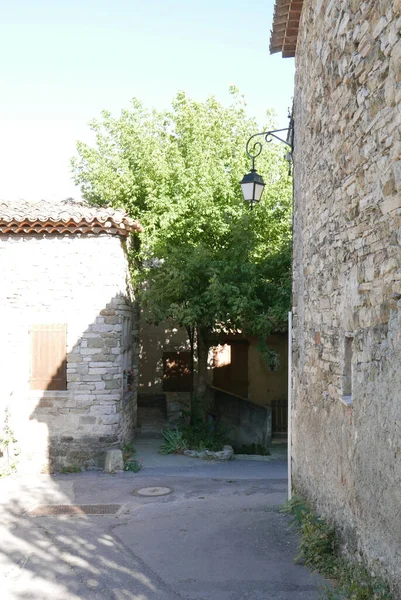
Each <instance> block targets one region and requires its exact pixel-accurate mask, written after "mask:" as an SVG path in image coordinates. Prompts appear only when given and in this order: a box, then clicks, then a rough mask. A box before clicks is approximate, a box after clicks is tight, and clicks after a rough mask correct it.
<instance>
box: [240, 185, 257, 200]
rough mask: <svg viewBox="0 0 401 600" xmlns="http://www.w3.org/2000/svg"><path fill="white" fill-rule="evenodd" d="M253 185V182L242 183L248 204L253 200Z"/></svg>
mask: <svg viewBox="0 0 401 600" xmlns="http://www.w3.org/2000/svg"><path fill="white" fill-rule="evenodd" d="M253 185H254V184H253V182H251V183H241V188H242V194H243V196H244V200H246V201H247V202H251V201H252V200H253Z"/></svg>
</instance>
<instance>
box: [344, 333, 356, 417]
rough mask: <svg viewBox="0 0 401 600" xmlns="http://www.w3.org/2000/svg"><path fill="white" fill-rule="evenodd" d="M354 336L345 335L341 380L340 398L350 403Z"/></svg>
mask: <svg viewBox="0 0 401 600" xmlns="http://www.w3.org/2000/svg"><path fill="white" fill-rule="evenodd" d="M353 349H354V338H353V337H351V336H346V337H345V340H344V370H343V382H342V400H343V401H344V402H345V403H346V404H348V405H349V404H351V403H352V371H353V368H352V361H353Z"/></svg>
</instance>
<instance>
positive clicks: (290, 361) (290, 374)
mask: <svg viewBox="0 0 401 600" xmlns="http://www.w3.org/2000/svg"><path fill="white" fill-rule="evenodd" d="M291 407H292V312H289V313H288V500H291V497H292V481H291V475H292V474H291V433H292V432H291V416H292V415H291Z"/></svg>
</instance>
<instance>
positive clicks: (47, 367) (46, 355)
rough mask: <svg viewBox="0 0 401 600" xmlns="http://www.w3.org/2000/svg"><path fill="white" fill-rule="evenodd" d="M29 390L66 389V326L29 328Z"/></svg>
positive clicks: (34, 326) (35, 326) (36, 326)
mask: <svg viewBox="0 0 401 600" xmlns="http://www.w3.org/2000/svg"><path fill="white" fill-rule="evenodd" d="M30 388H31V390H66V389H67V326H66V325H33V326H32V328H31V378H30Z"/></svg>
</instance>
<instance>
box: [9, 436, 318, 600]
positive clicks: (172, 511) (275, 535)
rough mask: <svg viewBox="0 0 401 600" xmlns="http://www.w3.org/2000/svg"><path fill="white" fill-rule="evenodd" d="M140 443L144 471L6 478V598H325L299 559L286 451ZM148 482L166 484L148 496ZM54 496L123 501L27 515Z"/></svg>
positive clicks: (59, 500)
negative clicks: (255, 456)
mask: <svg viewBox="0 0 401 600" xmlns="http://www.w3.org/2000/svg"><path fill="white" fill-rule="evenodd" d="M137 449H138V458H139V459H142V460H143V469H142V470H141V471H140V472H139V473H138V474H134V473H121V474H118V475H114V476H111V475H105V474H103V473H94V472H87V473H78V474H71V475H58V476H55V477H49V476H40V477H39V478H36V479H34V478H17V479H10V478H8V479H5V480H2V481H0V490H1V513H2V514H1V529H2V531H1V539H2V545H1V550H0V569H1V574H2V577H3V581H2V583H1V590H2V593H1V598H2V600H3V599H4V600H44V599H50V598H51V599H52V600H78V599H88V600H89V599H90V600H101V599H105V600H111V599H113V600H127V599H128V600H156V599H163V600H179V599H183V598H185V599H193V600H301V599H304V600H314V599H317V598H318V587H319V585H321V581H319V580H317V579H316V577H315V576H313V575H312V574H310V573H309V572H308V571H307V570H306V569H305V568H304V567H303V566H301V565H295V564H294V557H295V555H296V539H295V536H294V534H293V532H292V531H291V530H289V529H288V518H287V517H286V516H285V515H282V514H280V512H279V508H280V505H281V504H282V503H283V502H284V501H285V499H286V493H287V480H286V474H287V471H286V469H287V467H286V460H285V457H284V456H282V457H280V454H279V453H278V454H277V455H276V456H274V457H273V458H272V459H271V460H269V461H249V460H234V461H232V462H229V463H217V464H216V463H205V462H202V461H199V460H194V459H189V458H186V457H183V456H160V455H157V454H156V452H155V449H156V445H155V444H152V443H151V442H149V441H145V440H144V441H143V442H139V443H138V444H137ZM147 487H150V488H152V489H151V490H150V492H148V493H150V494H155V493H166V492H168V493H166V495H162V496H153V495H151V496H141V495H140V494H138V492H137V490H139V489H141V488H147ZM155 488H157V489H155ZM160 488H168V489H165V490H163V489H160ZM133 492H135V493H133ZM145 493H147V492H146V491H145ZM48 504H63V505H65V504H75V505H77V504H80V505H88V504H91V505H100V504H104V505H118V506H117V507H109V508H110V510H114V511H117V512H116V514H112V515H91V516H87V515H81V516H79V515H75V516H66V515H62V516H33V515H31V514H29V511H31V510H32V508H33V507H35V506H36V507H37V506H38V505H48ZM104 508H105V510H107V507H104Z"/></svg>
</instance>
